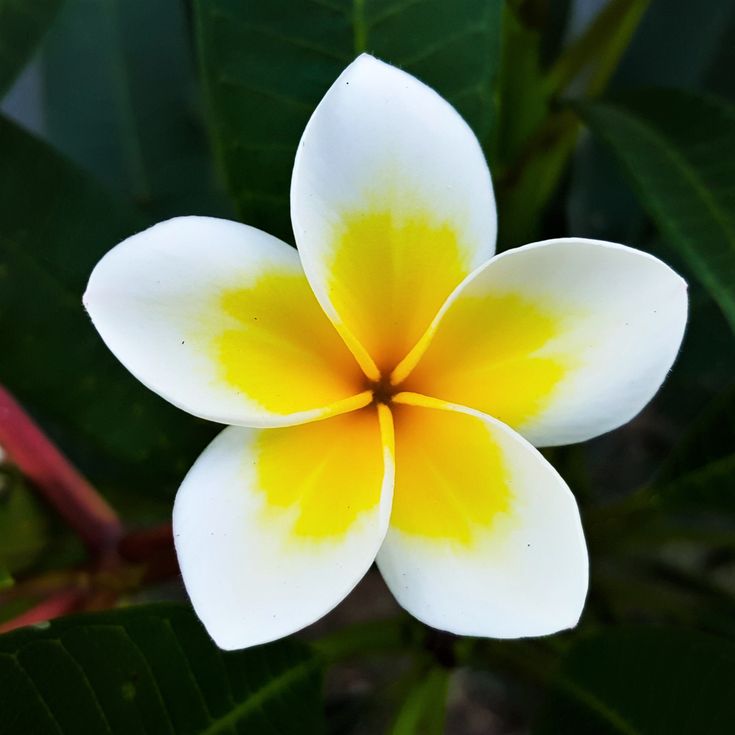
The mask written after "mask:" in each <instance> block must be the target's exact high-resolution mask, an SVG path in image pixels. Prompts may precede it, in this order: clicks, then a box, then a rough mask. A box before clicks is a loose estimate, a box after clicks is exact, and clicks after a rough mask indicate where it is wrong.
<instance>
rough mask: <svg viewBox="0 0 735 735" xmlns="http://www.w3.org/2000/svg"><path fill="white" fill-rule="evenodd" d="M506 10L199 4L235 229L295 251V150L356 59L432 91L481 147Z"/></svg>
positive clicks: (439, 4) (424, 2)
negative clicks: (240, 224) (389, 66)
mask: <svg viewBox="0 0 735 735" xmlns="http://www.w3.org/2000/svg"><path fill="white" fill-rule="evenodd" d="M501 10H502V2H500V0H457V2H452V3H446V2H443V0H416V1H415V2H401V1H400V0H355V1H354V2H352V1H350V2H348V1H347V0H315V1H314V2H309V3H301V4H297V5H294V4H293V3H291V2H288V1H287V0H255V1H253V2H248V3H242V2H239V1H238V0H198V1H197V2H196V17H197V30H198V36H199V47H200V55H201V60H202V69H203V74H204V77H205V81H206V85H207V87H208V97H209V106H210V115H211V122H212V136H213V139H214V143H215V146H216V149H217V153H218V157H219V159H220V162H221V165H222V168H223V170H224V174H225V178H226V180H227V184H228V187H229V190H230V193H231V194H232V196H233V197H234V199H235V202H236V205H237V208H238V212H239V215H240V216H241V218H242V219H243V220H244V221H246V222H248V223H249V224H251V225H255V226H256V227H260V228H262V229H264V230H267V231H269V232H272V233H273V234H275V235H277V236H279V237H282V238H284V239H287V240H290V239H291V227H290V217H289V203H288V191H289V182H290V178H291V168H292V165H293V158H294V154H295V152H296V146H297V144H298V141H299V138H300V137H301V133H302V131H303V129H304V126H305V125H306V122H307V120H308V119H309V116H310V115H311V112H312V110H313V109H314V107H315V106H316V104H317V103H318V102H319V100H320V99H321V97H322V96H323V94H324V93H325V92H326V91H327V89H328V88H329V86H330V85H331V84H332V82H333V81H334V80H335V79H336V78H337V76H338V75H339V74H340V73H341V72H342V70H343V69H344V68H345V67H346V66H347V65H348V64H349V63H350V62H351V61H352V60H353V59H354V58H355V56H356V55H357V54H359V53H361V52H362V51H369V52H370V53H373V54H375V55H376V56H378V57H379V58H381V59H383V60H385V61H389V62H391V63H393V64H396V65H398V66H401V67H403V68H404V69H406V70H407V71H409V72H411V73H412V74H415V75H416V76H418V77H419V78H420V79H422V80H423V81H425V82H426V83H427V84H429V85H431V86H432V87H434V88H435V89H436V90H437V91H438V92H439V93H440V94H442V95H443V96H444V97H446V98H447V99H448V100H449V101H450V102H451V103H452V104H454V105H455V106H456V107H457V109H458V110H459V111H460V113H461V114H462V115H463V116H464V117H465V119H466V120H467V121H468V122H469V124H470V125H471V126H472V127H473V128H474V130H475V132H476V133H477V135H478V137H479V138H480V140H481V141H482V142H483V144H484V145H486V147H487V146H488V145H489V142H490V141H489V136H490V131H491V130H492V128H493V121H494V116H495V89H494V87H495V77H496V74H497V69H498V65H499V54H500V28H501Z"/></svg>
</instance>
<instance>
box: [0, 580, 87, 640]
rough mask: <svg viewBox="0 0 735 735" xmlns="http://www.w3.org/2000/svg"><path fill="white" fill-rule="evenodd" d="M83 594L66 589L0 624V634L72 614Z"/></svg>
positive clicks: (76, 590) (77, 590)
mask: <svg viewBox="0 0 735 735" xmlns="http://www.w3.org/2000/svg"><path fill="white" fill-rule="evenodd" d="M84 594H85V592H84V591H83V590H79V589H67V590H63V591H61V592H57V593H56V594H54V595H51V596H50V597H47V598H46V599H45V600H43V602H39V603H38V605H34V606H33V607H31V608H30V609H28V610H26V611H25V612H24V613H21V614H20V615H18V616H17V617H15V618H13V619H12V620H8V621H6V622H4V623H0V633H7V632H8V631H11V630H15V629H16V628H22V627H24V626H26V625H37V624H38V623H42V622H45V621H47V620H52V619H53V618H58V617H59V616H60V615H66V614H68V613H71V612H74V611H75V610H77V609H78V607H79V605H80V603H81V601H82V599H83V598H84Z"/></svg>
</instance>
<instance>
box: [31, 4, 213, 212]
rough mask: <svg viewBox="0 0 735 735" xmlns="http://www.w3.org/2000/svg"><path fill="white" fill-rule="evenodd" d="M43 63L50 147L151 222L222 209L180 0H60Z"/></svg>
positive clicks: (182, 5)
mask: <svg viewBox="0 0 735 735" xmlns="http://www.w3.org/2000/svg"><path fill="white" fill-rule="evenodd" d="M43 61H44V65H43V74H44V102H45V115H46V123H47V125H46V127H47V130H46V132H47V135H48V138H49V140H50V141H51V143H52V144H53V145H54V146H55V147H57V148H59V149H60V150H61V151H62V152H64V153H65V154H67V155H68V156H69V157H70V158H72V159H73V160H74V161H75V162H76V163H78V164H79V165H80V166H82V167H83V168H84V169H86V170H88V171H90V172H91V173H93V174H94V175H95V176H97V177H98V178H99V179H100V180H101V181H103V182H105V183H107V184H108V185H110V186H111V187H116V188H118V189H120V190H121V191H124V192H127V193H129V194H130V195H132V196H133V197H134V198H135V199H136V201H138V202H139V203H140V204H141V205H144V206H146V207H147V209H148V210H149V211H150V212H151V213H152V214H153V215H155V217H156V218H162V217H166V216H171V215H174V214H214V215H219V214H226V213H227V209H226V207H225V204H224V202H223V201H222V198H223V196H222V195H221V194H220V195H218V194H217V192H216V191H215V188H214V170H213V166H212V164H211V158H210V156H209V151H208V147H207V142H206V138H205V131H204V124H203V119H202V115H201V113H200V109H199V104H198V102H199V100H198V96H197V87H196V83H195V79H194V75H193V69H194V61H193V51H192V48H191V43H190V39H189V33H188V28H187V24H186V18H185V4H184V3H183V2H181V0H157V2H149V1H148V0H109V1H107V2H99V0H66V4H65V7H64V9H63V11H62V12H61V13H60V15H59V18H58V21H57V23H56V24H55V25H54V28H53V29H52V31H51V33H50V34H49V36H48V39H47V41H46V44H45V47H44V55H43Z"/></svg>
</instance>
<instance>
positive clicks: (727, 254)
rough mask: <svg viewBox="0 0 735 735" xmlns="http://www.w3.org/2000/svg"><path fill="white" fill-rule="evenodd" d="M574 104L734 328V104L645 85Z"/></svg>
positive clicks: (671, 244)
mask: <svg viewBox="0 0 735 735" xmlns="http://www.w3.org/2000/svg"><path fill="white" fill-rule="evenodd" d="M577 109H578V110H579V112H580V114H581V115H582V117H583V119H584V120H585V122H586V123H587V124H588V125H589V127H590V129H591V130H592V132H593V133H594V134H595V135H597V136H598V137H599V138H600V140H602V141H604V142H605V143H606V144H607V145H608V146H609V148H610V149H611V150H612V151H613V153H614V154H615V155H616V157H617V158H618V160H619V161H620V162H621V164H622V166H623V168H624V170H625V172H626V173H627V175H628V177H629V179H630V181H631V183H632V184H633V186H634V188H635V189H636V191H637V193H638V196H639V198H640V201H641V203H642V204H643V206H644V207H645V208H646V210H647V211H648V213H649V214H650V216H651V217H652V218H653V219H654V220H655V222H656V224H657V225H658V227H659V229H660V230H661V232H662V234H663V235H664V238H665V239H666V241H667V244H668V245H669V246H670V247H671V248H674V249H676V251H677V252H678V253H679V255H680V256H681V257H682V258H683V259H684V260H685V262H686V263H687V264H688V266H689V268H690V269H691V271H692V273H693V274H694V275H695V276H696V277H697V278H698V279H699V280H700V281H701V283H702V284H703V285H704V286H705V288H707V289H708V290H709V292H710V293H711V294H712V296H713V297H714V298H715V300H716V301H717V302H718V304H719V305H720V308H721V309H722V310H723V312H724V314H725V316H726V317H727V319H728V321H729V323H730V325H731V327H732V328H733V329H735V108H733V107H732V106H730V105H729V104H727V103H725V102H723V101H721V100H717V99H715V98H712V97H704V96H700V95H697V94H693V93H690V92H684V91H674V90H647V91H645V92H641V93H639V94H636V95H634V96H629V97H627V98H624V99H620V100H619V101H617V102H606V103H586V104H580V105H578V107H577Z"/></svg>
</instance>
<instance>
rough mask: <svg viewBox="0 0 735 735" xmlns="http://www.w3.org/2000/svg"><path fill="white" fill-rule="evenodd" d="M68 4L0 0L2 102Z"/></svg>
mask: <svg viewBox="0 0 735 735" xmlns="http://www.w3.org/2000/svg"><path fill="white" fill-rule="evenodd" d="M63 1H64V0H34V2H28V0H0V98H2V96H3V95H4V94H5V92H7V90H8V88H9V87H10V85H11V84H12V82H13V80H14V79H15V77H16V76H17V75H18V74H20V72H21V71H22V70H23V67H24V66H25V65H26V63H27V62H28V61H29V60H30V58H31V56H32V54H33V52H34V51H35V49H36V45H37V44H38V42H39V41H40V40H41V38H42V37H43V35H44V33H45V32H46V30H47V29H48V27H49V25H51V22H52V21H53V20H54V18H55V17H56V14H57V13H58V11H59V8H60V7H61V5H62V4H63Z"/></svg>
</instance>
